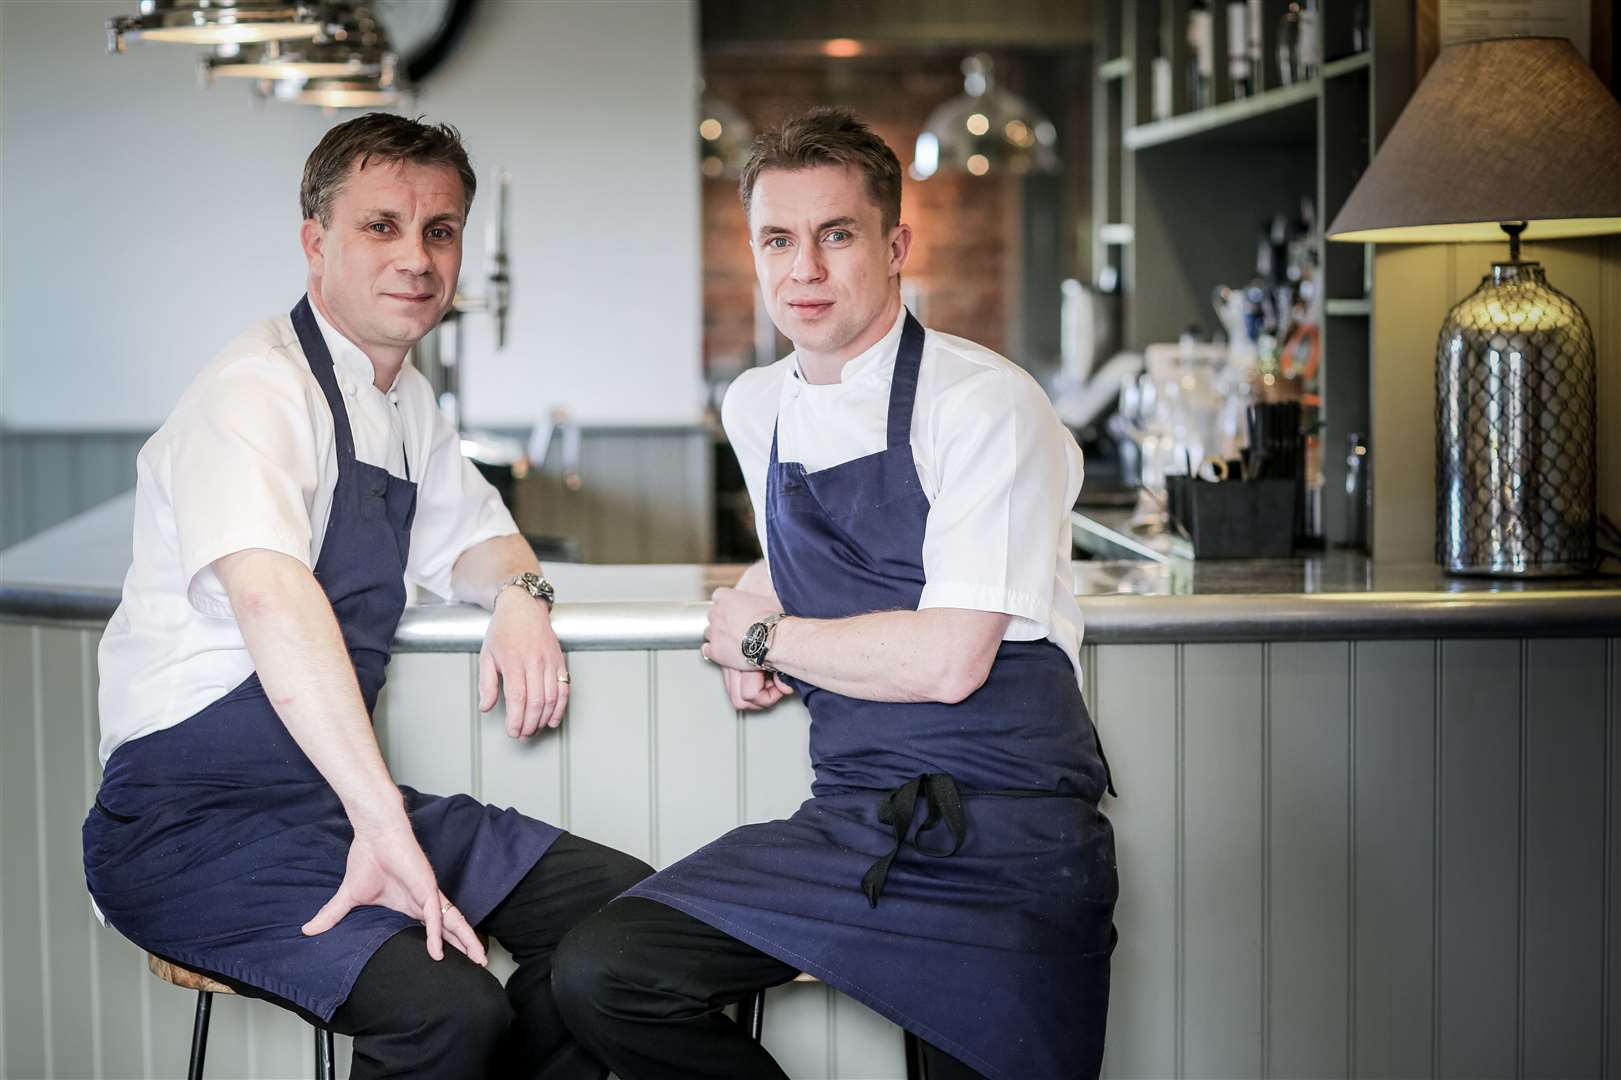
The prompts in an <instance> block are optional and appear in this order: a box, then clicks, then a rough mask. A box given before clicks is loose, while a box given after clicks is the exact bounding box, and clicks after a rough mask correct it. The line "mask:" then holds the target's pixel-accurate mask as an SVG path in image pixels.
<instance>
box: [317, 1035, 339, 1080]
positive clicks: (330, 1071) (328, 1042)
mask: <svg viewBox="0 0 1621 1080" xmlns="http://www.w3.org/2000/svg"><path fill="white" fill-rule="evenodd" d="M337 1068H338V1067H337V1061H336V1058H335V1057H334V1055H333V1053H332V1032H331V1030H330V1029H328V1028H324V1027H318V1028H316V1029H315V1080H337V1076H338V1071H337Z"/></svg>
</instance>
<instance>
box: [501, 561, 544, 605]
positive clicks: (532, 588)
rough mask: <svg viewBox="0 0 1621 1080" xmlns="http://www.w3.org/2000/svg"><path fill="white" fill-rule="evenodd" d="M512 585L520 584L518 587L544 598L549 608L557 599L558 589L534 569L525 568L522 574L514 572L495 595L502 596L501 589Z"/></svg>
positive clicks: (534, 595) (535, 596) (539, 598)
mask: <svg viewBox="0 0 1621 1080" xmlns="http://www.w3.org/2000/svg"><path fill="white" fill-rule="evenodd" d="M511 585H516V586H518V588H520V589H522V590H523V591H524V592H526V593H528V594H529V595H530V596H533V597H534V598H535V599H536V600H544V601H545V602H546V606H547V607H548V608H550V607H551V606H552V602H553V601H554V600H555V599H557V590H556V589H554V588H552V583H551V582H549V581H547V580H546V579H545V578H543V577H541V576H540V575H539V574H537V573H535V572H534V571H533V570H525V571H524V572H523V573H521V574H513V575H512V576H511V577H509V578H507V579H506V580H505V581H503V582H501V584H500V585H499V586H497V587H496V590H495V595H496V596H500V595H501V590H502V589H505V588H507V587H508V586H511Z"/></svg>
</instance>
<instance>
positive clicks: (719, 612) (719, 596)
mask: <svg viewBox="0 0 1621 1080" xmlns="http://www.w3.org/2000/svg"><path fill="white" fill-rule="evenodd" d="M712 599H713V601H714V602H713V603H712V604H711V605H710V608H709V625H708V626H706V627H705V628H704V644H703V645H702V646H700V647H699V648H700V652H701V653H702V654H703V657H704V659H706V660H711V661H713V662H715V663H717V664H719V665H721V667H722V669H723V671H722V675H723V677H724V679H725V682H726V696H727V697H729V698H731V700H732V707H733V708H734V709H740V710H743V711H748V710H752V709H768V708H770V707H771V706H773V705H775V704H776V703H777V702H779V701H781V700H782V699H783V698H784V697H785V696H787V695H788V694H791V693H793V692H794V691H793V688H792V687H790V686H789V685H788V684H787V683H786V682H784V681H783V680H782V679H781V678H780V677H778V676H776V675H772V674H769V673H767V672H764V671H761V670H760V669H759V668H757V667H755V666H754V665H753V664H751V663H749V662H748V661H747V660H745V659H743V648H742V645H743V635H744V634H745V633H747V632H748V629H749V627H751V626H753V625H754V624H755V623H757V622H760V621H761V620H763V619H766V618H768V617H770V616H772V615H775V614H776V613H777V612H779V611H781V610H782V609H781V608H780V607H778V606H777V599H776V597H774V596H762V595H761V594H759V593H756V592H745V591H742V590H739V589H716V590H715V595H714V596H713V597H712Z"/></svg>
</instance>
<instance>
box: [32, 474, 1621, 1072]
mask: <svg viewBox="0 0 1621 1080" xmlns="http://www.w3.org/2000/svg"><path fill="white" fill-rule="evenodd" d="M129 520H130V507H129V503H128V500H127V499H126V500H121V501H115V502H114V503H109V504H107V505H105V506H103V507H101V508H99V509H98V510H95V511H92V512H90V513H89V514H86V515H84V516H82V517H81V518H79V519H76V520H75V521H73V522H70V523H68V524H66V525H64V526H61V527H58V528H57V529H55V530H52V531H50V532H48V533H45V534H42V535H40V536H38V537H35V538H34V539H32V540H30V541H27V542H25V543H24V544H22V545H19V546H18V547H16V548H13V549H10V550H8V551H6V552H4V553H0V865H4V866H5V867H6V871H5V873H4V875H3V877H0V955H3V956H4V959H5V962H4V966H3V969H0V970H3V976H0V978H3V983H0V1004H3V1007H4V1014H3V1017H0V1019H3V1021H4V1023H3V1031H4V1032H5V1037H4V1038H5V1041H4V1046H3V1048H0V1055H3V1059H4V1060H3V1062H0V1064H3V1066H4V1068H0V1071H3V1072H5V1073H6V1074H7V1075H19V1076H22V1075H27V1076H32V1075H50V1074H51V1073H52V1072H53V1071H59V1069H58V1068H57V1067H56V1066H53V1062H54V1063H60V1062H63V1061H67V1060H76V1059H77V1058H78V1057H80V1056H83V1055H85V1054H89V1055H90V1056H93V1057H94V1059H95V1060H96V1061H97V1063H98V1064H99V1067H100V1070H101V1073H102V1074H103V1075H117V1076H125V1075H147V1076H166V1075H175V1074H177V1073H179V1072H181V1071H183V1057H184V1052H185V1047H186V1041H187V1034H188V1032H189V1015H190V1008H191V1002H190V1000H189V998H188V996H187V995H185V994H183V993H180V992H179V991H175V990H174V989H173V988H171V987H167V986H163V985H161V984H159V983H157V981H156V980H155V979H153V978H152V977H151V976H149V975H147V974H146V973H145V970H144V966H143V961H142V957H141V956H140V955H139V953H137V952H136V951H135V950H134V949H133V948H132V947H131V946H129V945H128V943H126V942H124V941H122V940H121V939H120V938H119V937H118V936H117V935H116V934H114V933H113V932H111V931H108V930H104V929H102V928H101V927H99V926H97V925H95V924H94V923H93V921H92V920H91V918H90V915H89V911H88V905H87V903H86V901H85V896H84V887H83V874H82V871H81V870H80V866H79V842H78V826H79V822H80V821H81V820H82V818H83V815H84V813H85V809H86V807H87V806H88V805H89V803H90V800H91V796H92V794H93V792H94V788H95V784H96V782H97V767H96V754H95V742H96V737H95V732H96V719H95V648H96V642H97V640H98V638H99V635H100V631H101V628H102V626H103V625H104V624H105V621H106V619H107V617H108V615H109V614H110V613H111V612H112V610H113V607H114V605H115V603H116V600H117V595H118V586H119V583H120V580H121V578H122V574H123V569H124V566H125V564H126V563H127V560H128V543H129V541H128V536H129ZM547 570H548V573H549V575H550V576H551V578H552V580H553V581H554V582H555V583H556V585H557V589H558V594H559V596H560V597H561V598H562V600H563V602H562V603H560V604H559V605H558V607H557V613H556V624H557V627H558V631H559V636H560V637H561V638H562V640H563V643H564V646H565V648H566V649H567V650H568V651H569V654H570V656H569V664H570V669H571V671H572V673H573V676H574V687H573V698H572V701H571V705H570V712H569V716H568V719H567V720H566V721H565V722H564V724H563V726H562V727H561V728H560V729H558V730H557V731H554V732H547V733H544V734H542V735H541V736H540V737H537V738H535V739H533V740H531V741H530V742H529V743H525V744H519V743H514V742H512V741H511V740H509V739H507V738H506V737H505V734H504V731H503V721H502V718H501V715H500V708H499V707H497V710H496V711H495V712H494V713H492V714H490V715H480V714H479V713H478V711H477V709H476V704H475V687H476V677H475V675H476V673H475V667H476V661H475V653H476V650H477V648H478V644H479V640H480V636H481V634H482V631H483V627H484V615H483V613H482V612H481V611H479V610H478V609H476V608H471V607H467V606H463V605H454V604H422V605H419V606H414V607H412V608H410V609H409V610H408V611H407V614H406V617H405V620H404V622H403V623H402V625H401V627H400V632H399V636H398V639H397V641H396V656H395V658H394V660H393V662H392V663H391V665H390V669H389V683H388V687H387V689H386V690H385V692H384V695H383V700H382V702H381V703H380V704H379V708H378V715H377V728H378V733H379V740H380V742H381V744H382V746H383V749H384V752H385V754H386V755H387V757H388V759H389V762H390V764H391V767H392V768H393V770H394V772H395V775H396V776H397V777H398V778H399V779H400V780H401V782H402V783H410V784H413V785H415V786H417V787H419V788H423V789H425V790H435V791H468V792H472V793H474V794H476V795H478V796H479V797H481V798H484V799H486V800H487V801H490V802H495V803H499V804H503V805H506V804H510V805H514V806H517V807H519V808H520V809H522V810H524V811H525V812H527V813H531V814H534V815H536V816H538V817H541V818H544V819H547V820H550V821H554V822H557V823H558V824H560V825H562V826H564V827H566V828H569V829H572V830H574V831H577V832H579V833H581V834H582V835H585V836H588V837H591V838H593V839H596V840H600V841H602V842H604V843H609V844H613V845H615V846H617V847H620V848H622V849H624V850H626V851H629V852H632V853H633V854H636V855H638V856H640V857H642V858H645V859H647V860H648V861H649V862H651V863H653V864H654V865H655V866H663V865H666V864H668V863H669V862H671V861H673V860H675V859H678V858H680V857H681V856H683V855H684V854H686V853H687V852H689V851H691V850H693V849H694V848H696V847H698V846H700V845H701V844H703V843H705V842H706V841H708V840H709V839H711V838H713V837H715V836H717V835H719V834H720V833H722V832H724V831H726V830H727V829H729V828H732V827H733V826H735V825H737V824H740V823H743V822H748V821H759V820H765V819H769V818H774V817H779V816H783V815H785V814H787V813H790V812H791V811H792V810H793V808H794V807H795V806H796V805H798V803H799V802H800V801H801V800H802V799H803V798H804V797H805V795H806V794H807V792H808V787H809V781H810V765H809V760H808V753H807V731H808V723H809V718H808V716H807V714H806V713H805V710H804V708H803V706H802V705H800V704H799V703H798V702H797V701H794V700H792V699H790V700H788V701H785V702H783V703H782V704H780V705H779V706H777V707H776V708H774V709H772V710H770V711H769V712H764V713H744V714H739V713H737V712H735V711H734V710H733V709H731V707H730V705H729V703H728V702H727V700H726V698H725V695H724V691H723V690H722V687H721V685H720V680H719V678H718V676H717V674H716V672H715V671H714V669H713V668H711V667H710V666H708V665H706V664H704V663H702V661H701V660H700V658H699V656H698V653H697V647H698V644H699V642H700V641H701V637H702V629H703V624H704V612H705V601H706V599H707V597H708V595H709V593H710V591H711V590H712V589H714V588H715V587H717V586H719V585H724V584H728V583H729V582H731V581H734V580H735V579H736V576H737V573H738V572H739V570H740V568H739V567H735V566H734V567H704V566H616V567H609V566H584V565H580V566H571V565H556V566H549V567H547ZM1074 574H1075V587H1076V591H1077V594H1078V595H1079V596H1080V597H1081V607H1082V611H1083V613H1084V614H1085V617H1086V640H1085V644H1084V646H1083V649H1082V657H1081V659H1082V669H1083V672H1082V674H1083V685H1084V688H1085V694H1086V698H1087V701H1088V704H1089V706H1090V708H1091V711H1092V713H1093V716H1094V717H1095V718H1096V721H1097V724H1098V727H1099V730H1100V732H1101V734H1102V737H1103V741H1104V744H1105V747H1106V748H1107V751H1108V754H1109V758H1110V761H1111V764H1112V765H1113V767H1114V772H1115V777H1116V780H1117V784H1118V788H1119V792H1120V794H1119V797H1118V798H1110V799H1108V800H1106V803H1105V809H1106V811H1107V813H1108V814H1109V816H1110V818H1111V819H1112V821H1113V823H1114V826H1115V830H1116V838H1117V848H1118V855H1119V863H1120V875H1121V900H1120V906H1119V909H1118V912H1117V918H1116V921H1117V923H1118V925H1119V929H1120V935H1121V937H1120V945H1119V948H1118V950H1117V952H1116V954H1115V960H1116V963H1115V972H1114V990H1113V998H1112V1001H1111V1005H1110V1016H1109V1042H1108V1056H1107V1059H1106V1062H1105V1075H1106V1076H1111V1077H1173V1076H1197V1077H1214V1076H1234V1077H1258V1076H1267V1075H1271V1076H1358V1077H1372V1076H1404V1077H1409V1076H1430V1075H1516V1074H1518V1075H1527V1076H1536V1075H1543V1076H1554V1075H1557V1076H1600V1075H1609V1076H1621V1007H1618V1004H1621V797H1618V796H1621V790H1618V788H1621V581H1617V580H1616V579H1613V578H1611V579H1591V580H1578V581H1568V580H1567V581H1548V582H1535V583H1533V582H1523V583H1521V582H1510V583H1502V582H1498V583H1493V582H1489V581H1481V580H1468V579H1452V578H1446V577H1443V576H1441V575H1440V574H1439V573H1437V572H1436V571H1435V570H1434V569H1433V568H1429V567H1387V566H1383V565H1380V564H1376V563H1370V562H1368V561H1367V560H1366V559H1361V558H1356V557H1350V556H1345V555H1338V554H1335V555H1329V556H1325V557H1323V558H1321V559H1316V560H1302V561H1281V562H1270V561H1269V562H1264V563H1261V562H1257V563H1220V564H1198V565H1189V564H1186V563H1179V562H1177V561H1176V560H1171V561H1169V562H1164V563H1155V562H1141V561H1125V562H1116V561H1103V562H1077V563H1076V564H1074ZM854 887H855V883H852V888H854ZM768 1002H769V1006H768V1019H767V1023H766V1035H765V1037H766V1041H767V1043H768V1044H769V1045H770V1046H771V1047H772V1049H773V1051H774V1052H775V1053H776V1054H777V1055H778V1057H779V1059H780V1060H781V1061H782V1062H783V1065H784V1067H785V1068H786V1069H787V1071H788V1072H789V1074H790V1075H791V1076H794V1077H796V1078H800V1077H802V1078H811V1077H841V1078H842V1077H899V1076H900V1075H902V1070H901V1060H902V1059H901V1040H900V1037H899V1034H898V1033H897V1032H896V1031H895V1030H894V1029H893V1027H891V1026H890V1025H889V1024H888V1023H886V1022H885V1021H883V1020H882V1019H880V1018H879V1017H877V1016H876V1015H874V1014H873V1013H871V1012H869V1011H868V1010H866V1009H865V1008H863V1007H862V1006H860V1005H857V1004H856V1003H854V1002H852V1001H850V1000H848V999H845V998H842V997H841V996H840V995H837V994H835V993H832V992H830V991H827V990H826V989H825V988H823V987H820V986H801V985H794V986H788V987H783V988H781V989H779V990H775V991H773V992H772V993H771V994H770V995H768ZM215 1015H216V1019H215V1036H214V1039H213V1040H211V1044H210V1056H209V1068H210V1075H211V1076H283V1075H289V1076H297V1075H305V1074H306V1073H307V1071H308V1068H309V1066H308V1063H307V1062H306V1061H305V1059H306V1058H307V1057H308V1054H307V1047H308V1042H307V1038H308V1036H307V1032H306V1030H305V1029H304V1028H303V1027H302V1025H301V1023H300V1022H299V1021H298V1020H296V1018H292V1017H289V1016H286V1015H285V1014H281V1013H279V1012H277V1011H276V1010H274V1009H271V1008H269V1007H266V1006H262V1005H253V1004H251V1003H245V1002H241V1001H238V1000H233V999H223V1000H221V1001H220V1002H219V1003H218V1004H217V1005H216V1014H215ZM86 1017H88V1020H86ZM87 1023H88V1025H89V1026H88V1032H87V1029H86V1024H87ZM87 1039H88V1040H89V1045H88V1048H87V1046H86V1043H85V1040H87Z"/></svg>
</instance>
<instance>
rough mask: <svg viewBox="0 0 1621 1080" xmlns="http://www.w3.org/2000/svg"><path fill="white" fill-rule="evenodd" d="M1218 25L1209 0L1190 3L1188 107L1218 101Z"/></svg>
mask: <svg viewBox="0 0 1621 1080" xmlns="http://www.w3.org/2000/svg"><path fill="white" fill-rule="evenodd" d="M1215 84H1216V26H1215V14H1214V12H1212V11H1211V8H1210V0H1193V3H1191V4H1190V5H1189V6H1188V108H1189V109H1208V108H1209V107H1210V106H1211V105H1214V104H1215Z"/></svg>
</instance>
